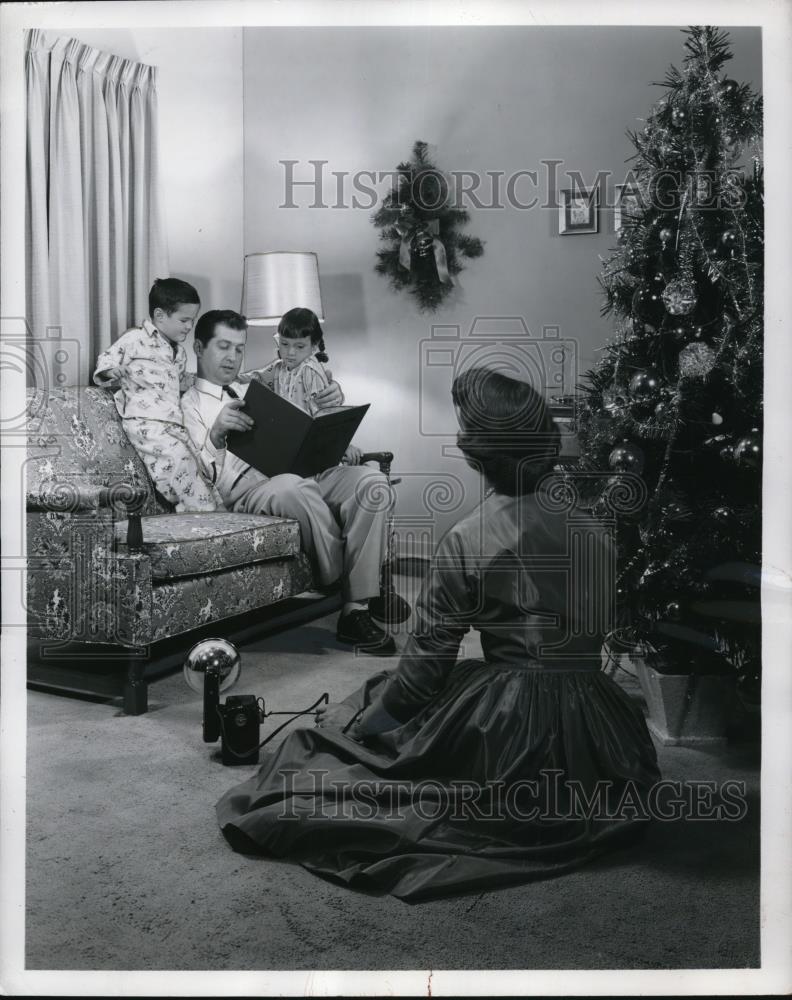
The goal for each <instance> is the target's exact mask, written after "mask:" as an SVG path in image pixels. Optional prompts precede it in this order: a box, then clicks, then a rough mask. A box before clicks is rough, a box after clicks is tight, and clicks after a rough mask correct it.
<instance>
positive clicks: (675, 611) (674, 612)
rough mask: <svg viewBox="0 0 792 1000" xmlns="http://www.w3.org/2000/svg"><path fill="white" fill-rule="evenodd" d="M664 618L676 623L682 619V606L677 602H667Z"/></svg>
mask: <svg viewBox="0 0 792 1000" xmlns="http://www.w3.org/2000/svg"><path fill="white" fill-rule="evenodd" d="M665 614H666V618H668V619H669V621H672V622H678V621H679V619H680V618H681V617H682V605H681V604H680V603H679V601H669V602H668V604H666V607H665Z"/></svg>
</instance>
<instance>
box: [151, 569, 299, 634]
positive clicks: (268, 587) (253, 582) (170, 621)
mask: <svg viewBox="0 0 792 1000" xmlns="http://www.w3.org/2000/svg"><path fill="white" fill-rule="evenodd" d="M310 586H311V566H310V563H309V562H308V559H307V557H306V556H305V555H304V554H303V553H301V554H300V555H299V556H298V557H297V558H296V559H272V560H270V561H269V562H260V563H253V564H250V565H247V566H237V567H235V568H234V569H230V570H226V571H224V572H222V573H214V574H212V575H211V576H191V577H190V578H189V579H184V580H162V581H161V582H159V583H156V584H155V586H154V587H153V588H152V611H151V632H150V635H149V641H150V642H159V640H160V639H168V638H170V637H171V636H174V635H181V634H183V633H184V632H190V631H191V630H192V629H194V628H201V627H202V626H204V625H208V624H209V623H210V622H220V621H222V620H223V619H225V618H232V617H233V616H234V615H239V614H244V613H245V612H249V611H255V610H256V609H257V608H260V607H262V606H264V605H267V604H272V603H274V602H275V601H282V600H284V599H285V598H288V597H293V596H294V595H295V594H299V593H300V592H301V591H303V590H307V589H308V588H309V587H310ZM218 632H219V633H220V634H221V635H222V634H223V632H222V630H220V629H219V630H218Z"/></svg>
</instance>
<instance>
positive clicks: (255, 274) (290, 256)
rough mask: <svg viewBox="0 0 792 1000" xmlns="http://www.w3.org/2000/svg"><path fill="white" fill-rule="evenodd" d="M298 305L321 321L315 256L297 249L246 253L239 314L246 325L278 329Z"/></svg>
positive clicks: (317, 263) (317, 267) (322, 320)
mask: <svg viewBox="0 0 792 1000" xmlns="http://www.w3.org/2000/svg"><path fill="white" fill-rule="evenodd" d="M297 306H300V307H302V308H303V309H311V310H313V312H315V313H316V315H317V316H318V317H319V321H320V322H322V323H323V322H324V309H323V308H322V293H321V289H320V287H319V258H318V257H317V255H316V254H315V253H312V252H311V251H299V250H271V251H268V252H266V253H249V254H246V255H245V270H244V275H243V279H242V309H241V312H242V315H243V316H246V317H247V321H248V323H249V324H251V325H253V326H277V325H278V323H280V320H281V317H282V316H283V314H284V313H286V312H288V311H289V310H290V309H294V308H295V307H297Z"/></svg>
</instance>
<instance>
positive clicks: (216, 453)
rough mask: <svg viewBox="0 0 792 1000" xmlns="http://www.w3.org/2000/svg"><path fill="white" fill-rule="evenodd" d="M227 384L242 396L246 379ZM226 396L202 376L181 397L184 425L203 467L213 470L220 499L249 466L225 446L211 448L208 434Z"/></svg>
mask: <svg viewBox="0 0 792 1000" xmlns="http://www.w3.org/2000/svg"><path fill="white" fill-rule="evenodd" d="M230 387H231V388H232V389H233V390H234V392H235V393H236V394H237V396H239V398H240V399H244V397H245V393H246V392H247V388H248V383H242V382H232V383H231V386H230ZM230 398H231V397H230V396H229V395H228V394H227V393H224V392H223V387H222V386H221V385H215V384H214V382H207V380H206V379H205V378H196V379H195V385H194V386H193V387H192V388H191V389H188V390H187V392H185V394H184V395H183V396H182V398H181V408H182V413H183V415H184V426H185V427H186V428H187V432H188V433H189V435H190V437H191V438H192V441H193V444H194V445H195V447H196V448H197V449H199V451H200V454H201V459H202V460H203V462H204V463H205V465H206V467H207V469H209V470H210V472H211V473H212V474H213V477H214V479H213V481H214V485H215V486H216V487H217V489H218V490H219V491H220V494H221V496H222V497H223V499H224V500H225V499H227V498H228V496H229V495H230V493H231V488H232V487H233V485H234V484H235V483H236V481H237V480H238V479H239V477H240V476H242V475H244V473H245V472H247V471H248V469H249V468H250V466H249V465H248V463H247V462H243V461H242V459H241V458H237V456H236V455H234V454H233V453H232V452H230V451H228V450H227V449H226V448H215V446H214V445H213V444H212V440H211V438H210V436H209V433H210V431H211V429H212V426H213V424H214V422H215V420H217V416H218V414H219V413H220V411H221V410H222V409H223V407H224V406H225V405H226V403H228V402H229V400H230Z"/></svg>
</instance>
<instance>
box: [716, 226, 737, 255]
mask: <svg viewBox="0 0 792 1000" xmlns="http://www.w3.org/2000/svg"><path fill="white" fill-rule="evenodd" d="M737 246H738V237H737V233H735V231H734V230H733V229H726V230H724V232H722V233H721V237H720V240H719V241H718V247H717V253H718V255H719V256H720V257H730V258H731V257H734V254H735V252H736V250H737Z"/></svg>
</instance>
